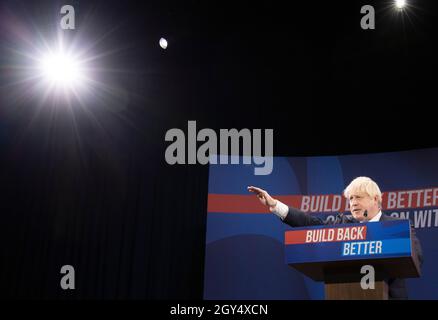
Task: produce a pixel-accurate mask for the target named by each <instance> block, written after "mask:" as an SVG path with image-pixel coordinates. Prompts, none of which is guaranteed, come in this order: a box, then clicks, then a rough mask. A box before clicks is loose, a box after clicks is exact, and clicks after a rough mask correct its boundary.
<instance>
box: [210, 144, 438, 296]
mask: <svg viewBox="0 0 438 320" xmlns="http://www.w3.org/2000/svg"><path fill="white" fill-rule="evenodd" d="M240 163H242V161H240ZM437 168H438V149H425V150H415V151H405V152H391V153H379V154H364V155H343V156H330V157H289V158H287V157H276V158H275V159H274V170H273V172H272V174H271V175H268V176H255V175H254V167H253V166H252V165H244V164H240V165H236V164H233V165H231V164H230V165H210V174H209V196H208V216H207V236H206V252H205V274H204V298H205V299H323V298H324V289H323V284H322V283H321V282H315V281H313V280H311V279H310V278H307V277H306V276H303V275H301V274H300V273H299V272H297V271H295V270H294V269H292V268H291V267H289V266H287V265H286V264H285V263H284V261H285V260H284V244H283V243H284V232H285V231H286V230H292V228H291V227H289V226H287V225H286V224H284V223H283V222H282V221H281V220H280V219H279V218H277V217H276V216H275V215H273V214H271V213H269V212H268V211H267V210H266V209H265V208H264V207H263V206H262V205H261V204H259V201H258V199H257V198H256V197H255V196H254V195H253V194H249V193H248V192H247V189H246V188H247V186H249V185H254V186H258V187H261V188H263V189H266V190H267V191H268V192H269V193H270V194H271V195H273V196H274V197H275V198H278V199H280V200H281V201H283V202H284V203H286V204H288V205H290V206H294V207H297V208H300V209H302V210H303V211H306V212H308V213H309V214H312V215H315V216H319V217H322V218H323V219H333V218H334V216H335V215H336V214H337V213H339V212H344V211H347V212H349V210H348V202H347V201H346V199H345V198H344V197H343V196H342V191H343V190H344V188H345V187H346V186H347V185H348V184H349V183H350V181H351V180H353V179H354V178H356V177H358V176H368V177H371V178H372V179H373V180H375V181H376V182H377V183H378V185H379V186H380V189H381V191H382V193H383V212H384V214H387V215H392V216H395V217H405V218H409V219H410V220H411V221H412V223H413V225H414V226H415V228H416V231H417V235H418V238H419V240H420V241H421V245H422V248H423V252H424V264H423V268H422V277H421V278H417V279H407V286H408V292H409V298H410V299H437V298H438V276H436V272H437V270H438V214H437V213H438V209H437V208H438V170H437Z"/></svg>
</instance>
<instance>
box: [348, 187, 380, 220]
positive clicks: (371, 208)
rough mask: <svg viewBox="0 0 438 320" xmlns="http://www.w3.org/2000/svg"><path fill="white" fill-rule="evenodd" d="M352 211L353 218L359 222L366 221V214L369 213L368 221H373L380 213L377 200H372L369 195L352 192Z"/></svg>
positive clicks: (350, 198) (350, 196)
mask: <svg viewBox="0 0 438 320" xmlns="http://www.w3.org/2000/svg"><path fill="white" fill-rule="evenodd" d="M349 200H350V211H351V214H352V215H353V217H354V218H355V219H357V220H359V221H362V220H364V216H363V214H364V212H365V210H366V211H368V217H367V218H368V219H371V218H372V217H374V216H375V215H376V214H377V213H378V212H379V206H378V203H377V199H373V198H371V197H370V196H369V195H368V194H367V193H363V192H352V193H351V194H350V195H349Z"/></svg>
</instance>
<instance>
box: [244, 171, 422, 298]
mask: <svg viewBox="0 0 438 320" xmlns="http://www.w3.org/2000/svg"><path fill="white" fill-rule="evenodd" d="M248 191H250V192H253V193H255V194H256V196H257V198H258V199H259V200H260V202H261V203H262V204H263V205H266V206H268V207H269V210H270V211H271V212H272V213H274V214H275V215H277V216H278V217H279V218H280V219H281V220H282V221H283V222H284V223H287V224H288V225H290V226H292V227H303V226H311V225H324V224H330V223H331V224H341V223H359V222H360V223H362V222H377V221H388V220H397V218H393V217H390V216H386V215H384V214H383V213H382V210H381V207H382V193H381V192H380V189H379V186H378V185H377V183H375V182H374V181H373V180H372V179H370V178H368V177H358V178H356V179H354V180H353V181H352V182H351V183H350V184H349V185H348V187H347V188H345V190H344V196H345V197H346V198H347V199H349V203H350V211H351V214H352V216H347V215H343V214H338V215H337V216H336V219H335V220H334V221H331V222H325V221H323V220H321V219H319V218H316V217H313V216H311V215H307V214H306V213H304V212H303V211H300V210H298V209H296V208H292V207H288V206H287V205H285V204H284V203H282V202H281V201H279V200H277V199H274V198H272V197H271V196H270V195H269V194H268V192H266V191H265V190H263V189H260V188H257V187H253V186H251V187H248ZM411 231H412V240H413V247H414V250H415V251H416V253H417V256H418V259H419V261H420V265H421V264H422V262H423V253H422V250H421V245H420V242H419V240H418V238H417V237H416V235H415V231H414V228H411ZM388 290H389V299H407V298H408V295H407V290H406V285H405V281H404V279H388Z"/></svg>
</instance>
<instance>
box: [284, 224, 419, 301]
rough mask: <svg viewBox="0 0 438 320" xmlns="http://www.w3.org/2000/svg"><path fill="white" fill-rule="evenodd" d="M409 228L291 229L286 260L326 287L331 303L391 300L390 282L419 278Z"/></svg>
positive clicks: (395, 225)
mask: <svg viewBox="0 0 438 320" xmlns="http://www.w3.org/2000/svg"><path fill="white" fill-rule="evenodd" d="M410 228H411V227H410V223H409V220H395V221H382V222H367V223H349V224H338V225H323V226H309V227H301V228H293V230H290V231H286V232H285V260H286V263H287V264H288V265H289V266H291V267H293V268H295V269H296V270H298V271H300V272H301V273H303V274H304V275H306V276H308V277H309V278H311V279H313V280H315V281H323V282H324V283H325V298H326V299H328V300H346V299H357V300H362V299H366V300H376V299H388V285H387V279H391V278H415V277H419V276H420V267H419V261H418V257H417V255H416V252H415V250H413V243H412V237H411V229H410ZM364 266H365V267H364ZM367 266H372V268H370V267H367ZM370 270H374V280H375V281H374V288H370V286H369V284H370V281H369V278H371V276H372V273H370ZM371 272H372V271H371ZM361 281H362V284H365V286H364V287H365V289H364V288H362V286H361Z"/></svg>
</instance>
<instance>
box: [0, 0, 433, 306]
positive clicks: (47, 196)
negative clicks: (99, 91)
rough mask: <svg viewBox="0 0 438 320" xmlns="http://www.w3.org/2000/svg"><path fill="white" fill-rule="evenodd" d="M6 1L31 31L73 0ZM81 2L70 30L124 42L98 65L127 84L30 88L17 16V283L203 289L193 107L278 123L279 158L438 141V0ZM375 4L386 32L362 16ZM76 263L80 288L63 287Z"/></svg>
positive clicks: (10, 181)
mask: <svg viewBox="0 0 438 320" xmlns="http://www.w3.org/2000/svg"><path fill="white" fill-rule="evenodd" d="M0 3H1V6H0V10H1V12H2V14H3V16H6V15H7V16H9V17H10V16H13V17H15V19H17V20H18V21H19V22H20V23H21V24H22V25H24V26H25V28H27V30H30V33H31V34H36V33H37V30H39V31H40V32H41V33H42V34H50V33H52V32H54V31H53V30H57V29H56V28H58V27H57V23H58V20H57V19H59V17H60V15H59V13H58V12H59V11H58V10H59V8H60V7H61V5H62V4H63V3H62V2H59V1H32V2H30V1H2V2H0ZM69 4H72V5H74V7H75V11H76V28H77V30H75V31H66V32H67V33H68V34H67V35H66V37H67V38H69V39H75V38H79V37H82V39H84V42H87V41H91V42H93V43H94V42H95V45H94V46H93V47H92V49H91V51H92V52H93V53H96V54H97V53H99V52H109V51H111V50H112V51H111V53H110V54H108V55H105V56H103V57H101V58H100V59H99V60H98V61H96V63H98V64H99V67H100V68H101V69H100V71H99V72H98V74H99V77H101V79H102V81H104V82H106V83H111V85H112V86H114V87H116V88H118V89H117V90H119V91H120V92H121V94H118V95H115V96H114V97H113V98H114V99H113V100H112V101H106V100H105V103H103V102H102V100H99V99H96V100H95V101H94V100H93V101H94V102H93V101H88V102H86V103H85V104H84V106H81V105H80V104H79V103H74V102H73V103H72V105H71V106H70V107H69V108H66V107H63V104H62V103H59V102H57V103H49V102H47V103H44V104H43V105H42V104H41V103H38V100H36V99H16V97H17V96H19V97H20V96H26V94H27V93H28V92H29V90H30V89H29V86H27V85H18V86H13V87H11V86H9V85H8V84H9V83H10V82H11V79H12V78H13V73H14V70H12V69H11V68H10V67H9V65H10V64H11V61H13V60H14V59H16V57H14V55H13V54H12V53H11V51H10V48H11V47H14V46H15V45H17V43H18V44H20V46H21V45H22V43H20V42H19V40H17V39H16V38H14V35H13V34H11V33H10V32H9V31H8V30H6V29H5V28H4V26H5V23H3V24H2V28H3V30H2V32H1V33H0V36H1V47H0V50H1V51H0V53H1V55H0V62H1V69H0V70H1V75H0V90H1V91H0V93H1V95H0V148H1V149H0V188H1V189H0V214H1V220H0V234H1V239H0V240H1V241H0V246H1V264H0V269H1V272H0V293H1V295H2V296H4V297H8V298H50V299H52V298H54V299H58V298H62V299H82V298H92V299H95V298H97V299H101V298H110V299H114V298H122V299H128V298H135V299H202V297H203V264H204V247H205V246H204V241H205V231H206V230H205V226H206V208H207V195H208V166H201V165H174V166H170V165H168V164H167V163H166V162H165V158H164V152H165V149H166V147H167V146H168V145H169V143H168V142H165V141H164V136H165V133H166V131H167V130H169V129H171V128H181V129H182V130H184V131H185V132H186V131H187V121H188V120H196V121H197V126H198V130H199V129H201V128H212V129H215V130H218V129H219V128H227V129H230V128H237V129H239V130H240V129H242V128H249V129H255V128H262V129H268V128H271V129H274V153H275V155H277V156H279V155H288V156H307V155H334V154H348V153H369V152H382V151H397V150H407V149H416V148H426V147H436V146H438V143H437V142H436V130H437V129H436V127H437V126H436V123H437V121H436V116H435V115H434V114H435V109H436V75H437V71H438V68H437V65H438V63H437V59H436V57H437V56H438V55H437V47H436V42H437V33H436V30H437V28H436V27H437V25H436V24H437V21H438V16H437V14H438V10H437V4H436V1H433V0H429V1H426V0H424V1H420V0H418V1H411V4H412V6H411V7H409V8H408V10H406V11H405V14H396V13H395V12H394V10H393V8H392V6H391V5H392V1H378V2H377V1H336V2H329V1H320V2H318V1H316V2H315V1H289V3H287V2H284V1H282V2H279V1H269V2H268V1H266V2H254V1H239V2H235V1H211V0H209V1H191V0H189V1H144V2H139V3H135V2H132V1H71V2H70V3H69ZM365 4H371V5H374V8H375V9H376V29H375V30H362V29H361V28H360V19H361V17H362V15H361V14H360V8H361V6H362V5H365ZM3 22H5V20H3ZM160 37H165V38H166V39H167V40H168V41H169V46H168V48H167V49H166V50H162V49H161V48H160V47H159V45H158V40H159V39H160ZM14 39H15V40H14ZM32 39H34V40H35V41H36V39H37V37H36V36H35V37H33V38H32ZM96 39H100V40H99V41H95V40H96ZM20 48H22V47H20ZM117 90H116V92H119V91H117ZM113 92H114V90H113ZM14 97H15V98H14ZM65 264H70V265H73V266H74V267H75V271H76V289H75V290H73V291H68V290H67V291H63V290H62V289H61V288H60V286H59V281H60V278H61V275H60V269H61V266H63V265H65Z"/></svg>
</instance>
